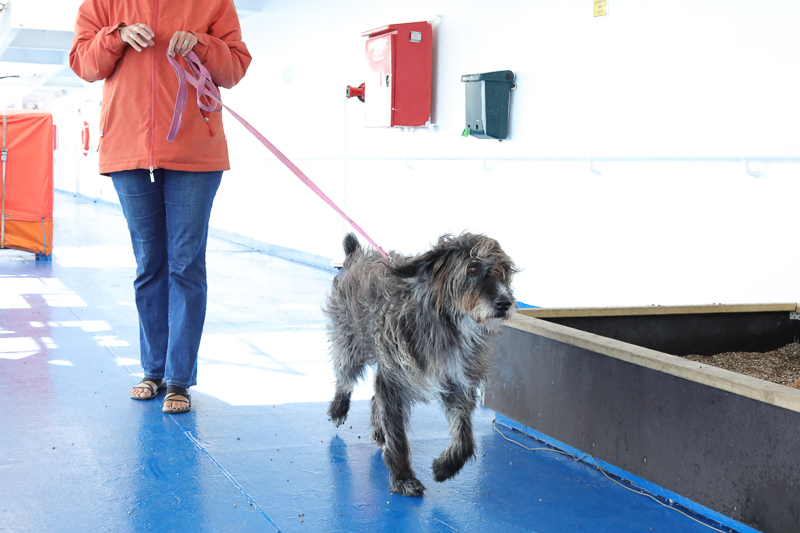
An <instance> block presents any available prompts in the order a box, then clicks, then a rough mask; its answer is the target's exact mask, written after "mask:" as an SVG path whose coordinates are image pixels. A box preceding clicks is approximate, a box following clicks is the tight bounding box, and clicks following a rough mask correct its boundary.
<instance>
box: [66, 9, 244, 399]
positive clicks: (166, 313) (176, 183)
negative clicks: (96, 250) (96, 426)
mask: <svg viewBox="0 0 800 533" xmlns="http://www.w3.org/2000/svg"><path fill="white" fill-rule="evenodd" d="M190 51H193V52H194V53H195V54H197V56H198V57H199V59H200V61H201V62H202V63H203V65H205V67H206V68H207V69H208V70H209V72H210V73H211V77H212V79H213V81H214V83H216V84H217V85H219V86H222V87H226V88H231V87H233V86H234V85H236V84H237V83H238V82H239V80H241V79H242V77H243V76H244V74H245V71H246V70H247V67H248V65H249V64H250V60H251V58H250V53H249V52H248V51H247V47H246V46H245V44H244V43H243V42H242V41H241V30H240V27H239V19H238V16H237V14H236V8H235V7H234V5H233V2H232V0H194V1H181V2H174V1H169V0H151V1H144V0H85V1H84V2H83V4H82V5H81V7H80V9H79V11H78V17H77V20H76V22H75V38H74V39H73V43H72V50H71V51H70V56H69V59H70V66H71V67H72V70H74V71H75V73H76V74H77V75H78V76H80V77H81V78H83V79H84V80H86V81H90V82H91V81H97V80H105V82H104V84H103V103H102V108H101V112H100V144H99V152H100V173H101V174H103V175H106V176H111V179H112V181H113V183H114V188H115V189H116V191H117V194H118V195H119V200H120V204H121V205H122V211H123V213H124V214H125V219H126V220H127V222H128V229H129V230H130V234H131V242H132V243H133V251H134V255H135V256H136V265H137V268H136V279H135V281H134V284H133V285H134V289H135V292H136V307H137V310H138V312H139V331H140V346H141V362H142V367H143V368H144V373H145V374H144V375H145V377H144V379H143V380H142V381H141V382H140V383H139V384H138V385H137V386H136V387H134V388H133V389H132V390H131V392H130V395H131V398H133V399H136V400H150V399H152V398H155V396H156V393H157V391H158V390H159V389H161V388H164V387H165V386H166V388H167V393H166V396H165V398H164V407H163V411H164V412H165V413H173V414H175V413H183V412H186V411H188V410H189V409H190V408H191V397H190V395H189V391H188V389H189V387H191V386H194V385H196V384H197V381H196V378H197V351H198V348H199V346H200V337H201V334H202V331H203V322H204V320H205V310H206V293H207V284H206V267H205V250H206V240H207V238H208V220H209V215H210V212H211V205H212V203H213V200H214V196H215V194H216V192H217V188H218V187H219V184H220V180H221V178H222V171H224V170H228V169H229V168H230V166H229V162H228V148H227V144H226V142H225V135H224V133H223V131H222V117H221V113H213V112H212V113H206V112H204V111H202V110H200V109H199V108H196V107H194V108H193V106H195V104H194V102H195V96H196V94H195V92H194V88H193V87H189V96H188V99H187V109H186V112H185V113H184V117H183V123H182V126H181V130H180V133H179V134H178V136H177V137H176V138H175V141H174V142H169V141H167V140H166V137H167V133H168V131H169V128H170V124H171V120H172V115H173V113H174V103H175V94H176V92H177V89H178V81H177V78H176V76H175V73H174V71H173V69H172V66H171V65H170V64H169V61H168V60H167V58H166V54H167V53H169V54H170V55H171V56H178V55H180V56H185V55H186V54H188V53H189V52H190Z"/></svg>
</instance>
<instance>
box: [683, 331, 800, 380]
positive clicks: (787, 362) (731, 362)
mask: <svg viewBox="0 0 800 533" xmlns="http://www.w3.org/2000/svg"><path fill="white" fill-rule="evenodd" d="M684 358H685V359H688V360H689V361H696V362H698V363H704V364H707V365H711V366H716V367H719V368H724V369H726V370H732V371H734V372H738V373H740V374H744V375H746V376H752V377H754V378H758V379H763V380H766V381H771V382H773V383H778V384H779V385H786V386H787V387H791V386H792V385H794V384H795V383H797V382H798V381H800V343H797V342H793V343H792V344H787V345H786V346H784V347H783V348H778V349H777V350H773V351H771V352H764V353H759V352H727V353H720V354H717V355H709V356H703V355H687V356H685V357H684Z"/></svg>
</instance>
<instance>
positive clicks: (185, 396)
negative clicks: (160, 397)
mask: <svg viewBox="0 0 800 533" xmlns="http://www.w3.org/2000/svg"><path fill="white" fill-rule="evenodd" d="M168 401H172V402H177V403H182V404H186V405H184V406H183V407H179V408H178V409H170V410H167V408H166V405H167V402H168ZM191 408H192V397H191V396H189V390H188V389H184V388H183V387H178V386H177V385H170V386H168V387H167V395H166V396H164V407H162V408H161V412H163V413H166V414H168V415H177V414H180V413H185V412H187V411H189V410H190V409H191Z"/></svg>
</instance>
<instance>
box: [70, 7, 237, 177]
mask: <svg viewBox="0 0 800 533" xmlns="http://www.w3.org/2000/svg"><path fill="white" fill-rule="evenodd" d="M136 23H143V24H147V25H148V26H150V28H152V30H153V32H154V33H155V37H154V38H153V41H154V42H155V46H148V47H147V48H144V49H143V50H142V51H141V52H137V51H136V50H134V49H133V48H131V47H130V46H128V45H127V44H126V43H125V42H123V41H122V39H121V37H120V35H119V31H117V30H118V29H119V28H120V26H121V25H125V24H136ZM176 31H189V32H191V33H193V34H194V36H195V37H197V40H198V43H197V45H195V47H194V49H193V52H194V53H195V54H197V56H198V57H199V58H200V61H201V62H202V63H203V65H205V67H206V68H207V69H208V70H209V72H210V73H211V77H212V79H213V81H214V83H216V84H217V85H218V86H222V87H225V88H231V87H233V86H234V85H236V84H237V83H238V82H239V80H241V79H242V77H244V73H245V71H246V70H247V67H248V65H249V64H250V60H251V58H250V53H249V52H248V51H247V47H246V46H245V44H244V43H243V42H242V41H241V38H242V34H241V30H240V27H239V18H238V16H237V14H236V8H235V7H234V5H233V1H232V0H202V1H199V0H198V1H187V0H180V1H177V0H84V2H83V4H82V5H81V7H80V10H79V11H78V17H77V20H76V21H75V38H74V39H73V41H72V50H71V51H70V54H69V64H70V67H72V70H74V71H75V73H76V74H77V75H78V76H80V77H81V78H83V79H84V80H86V81H90V82H91V81H97V80H105V82H104V83H103V103H102V107H101V110H100V144H99V150H100V173H101V174H106V175H107V174H108V173H110V172H116V171H121V170H132V169H139V168H144V169H146V168H151V169H152V168H167V169H171V170H187V171H193V172H206V171H213V170H228V169H229V168H230V164H229V162H228V146H227V143H226V141H225V134H224V132H223V131H222V113H215V112H211V113H207V112H205V111H202V110H200V108H198V107H197V103H196V98H197V93H196V91H195V89H194V87H192V86H191V85H189V86H188V89H189V93H188V96H187V102H186V111H185V112H184V115H183V123H182V125H181V130H180V132H179V133H178V136H177V137H176V138H175V141H174V142H169V141H167V133H168V132H169V127H170V124H171V122H172V116H173V113H174V106H175V95H176V94H177V91H178V79H177V77H176V76H175V72H174V71H173V69H172V66H171V65H170V64H169V61H167V57H166V53H167V45H168V44H169V41H170V39H171V38H172V36H173V34H174V33H175V32H176ZM176 59H178V62H179V63H180V64H181V65H183V66H184V67H185V66H186V65H185V61H184V60H183V58H180V57H179V56H178V57H176Z"/></svg>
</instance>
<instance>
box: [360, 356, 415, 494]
mask: <svg viewBox="0 0 800 533" xmlns="http://www.w3.org/2000/svg"><path fill="white" fill-rule="evenodd" d="M372 402H373V409H372V416H373V421H372V423H373V427H374V428H375V432H374V433H373V437H374V438H375V439H376V441H377V440H378V439H380V437H381V435H382V436H383V439H384V445H383V462H384V463H385V464H386V467H387V468H388V469H389V474H390V476H391V479H392V482H391V484H390V485H389V489H390V490H391V491H392V492H396V493H397V494H402V495H403V496H422V493H423V492H425V486H424V485H423V484H422V483H421V482H420V481H419V480H418V479H417V478H416V476H415V475H414V471H413V469H412V468H411V446H410V444H409V442H408V436H407V435H406V428H405V424H406V420H408V418H409V414H410V409H411V406H410V402H409V401H408V400H407V399H406V398H405V397H404V396H403V394H402V391H401V389H400V388H399V387H398V386H397V385H396V384H391V383H389V382H388V380H386V379H385V378H384V377H383V376H381V374H380V371H379V372H378V374H377V375H376V376H375V396H374V397H373V398H372ZM376 417H377V419H376Z"/></svg>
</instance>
